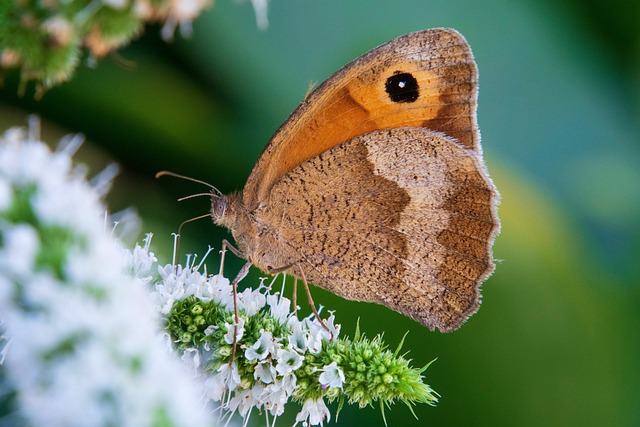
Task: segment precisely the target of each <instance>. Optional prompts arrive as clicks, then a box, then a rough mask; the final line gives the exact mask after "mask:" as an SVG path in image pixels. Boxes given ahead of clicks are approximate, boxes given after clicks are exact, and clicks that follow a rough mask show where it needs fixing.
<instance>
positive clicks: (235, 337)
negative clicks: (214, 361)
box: [229, 248, 251, 365]
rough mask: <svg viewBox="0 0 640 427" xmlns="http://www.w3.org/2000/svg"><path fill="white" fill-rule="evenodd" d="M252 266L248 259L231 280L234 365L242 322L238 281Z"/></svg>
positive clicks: (232, 353) (232, 354)
mask: <svg viewBox="0 0 640 427" xmlns="http://www.w3.org/2000/svg"><path fill="white" fill-rule="evenodd" d="M234 249H235V248H234ZM231 252H233V251H231ZM250 267H251V261H247V263H246V264H245V265H243V266H242V268H241V269H240V271H239V272H238V274H237V276H236V278H235V279H233V281H232V282H231V287H232V288H233V315H234V325H233V349H232V350H231V360H230V361H229V365H232V364H233V361H234V360H235V357H236V347H237V345H238V324H239V323H240V316H239V315H238V283H239V282H240V281H241V280H242V279H244V278H245V277H246V276H247V274H248V273H249V268H250Z"/></svg>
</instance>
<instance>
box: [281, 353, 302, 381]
mask: <svg viewBox="0 0 640 427" xmlns="http://www.w3.org/2000/svg"><path fill="white" fill-rule="evenodd" d="M303 361H304V358H303V357H302V356H300V354H298V352H297V351H295V350H293V349H288V350H287V349H279V350H278V364H277V365H276V371H277V372H278V373H279V374H280V375H286V374H290V373H292V372H293V371H295V370H296V369H298V368H299V367H300V366H302V362H303Z"/></svg>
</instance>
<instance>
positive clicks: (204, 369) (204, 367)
mask: <svg viewBox="0 0 640 427" xmlns="http://www.w3.org/2000/svg"><path fill="white" fill-rule="evenodd" d="M144 248H148V240H147V242H146V244H145V246H144ZM144 248H143V247H140V246H138V247H136V251H138V252H139V253H140V254H142V253H144ZM141 258H142V259H148V257H145V256H142V255H141ZM205 258H206V255H205ZM200 270H202V272H200ZM138 271H139V272H140V274H142V275H143V276H145V277H148V275H149V274H150V273H151V270H150V265H148V263H147V267H146V268H139V269H138ZM158 271H159V275H158V277H157V278H156V279H155V281H152V282H153V286H154V289H155V291H154V293H153V294H152V297H153V300H154V303H155V304H156V308H157V310H158V312H159V313H161V315H162V316H163V317H164V318H165V322H166V330H167V333H168V335H169V337H170V340H171V341H172V342H173V343H174V346H175V348H176V349H177V350H178V351H179V352H180V353H181V355H182V358H183V360H185V361H186V362H187V363H188V364H189V365H190V366H191V367H192V368H193V369H194V372H195V373H196V375H200V376H201V377H202V378H203V381H204V382H205V388H206V391H205V393H206V397H207V399H210V400H213V401H216V402H221V404H222V409H224V410H227V414H229V416H230V414H233V413H236V412H237V413H239V414H240V415H241V416H242V417H243V418H245V420H246V419H248V417H249V415H250V414H251V411H252V410H253V409H254V408H255V409H257V410H259V411H260V412H264V413H266V414H269V415H271V416H272V417H274V418H277V417H278V416H280V415H282V413H283V412H284V410H285V405H286V403H287V402H288V401H289V400H293V401H296V402H298V403H301V404H302V405H303V406H302V411H300V412H299V413H298V415H297V417H296V420H297V421H299V422H303V423H305V425H307V424H311V425H318V424H322V423H323V422H324V421H325V420H329V419H330V412H329V410H328V408H327V406H326V404H325V400H326V401H329V402H333V401H336V400H337V401H338V402H339V406H340V407H341V406H342V404H343V403H344V402H345V401H346V402H348V403H357V404H359V405H360V406H361V407H364V406H367V405H371V404H372V403H374V402H378V403H380V406H381V407H382V409H383V410H384V407H385V406H388V405H389V404H391V403H393V402H394V401H396V400H399V401H402V402H404V403H406V404H409V405H410V404H413V403H427V404H430V405H434V404H435V403H436V402H437V393H435V392H434V391H433V390H432V389H431V388H430V387H429V386H428V385H426V384H424V383H423V381H422V375H421V374H422V372H423V371H424V370H425V369H426V367H425V368H422V369H416V368H412V367H410V366H409V361H408V360H406V359H405V358H404V357H402V356H399V355H398V353H399V350H400V348H398V349H397V350H396V351H395V352H391V351H389V350H388V349H387V347H386V345H385V344H384V343H383V341H382V338H381V337H380V336H378V337H376V338H374V339H373V340H370V339H367V338H366V337H364V336H363V335H361V334H360V333H359V332H357V331H356V334H355V337H354V338H353V339H348V338H339V333H340V326H339V325H336V324H335V323H334V322H335V317H334V315H333V314H330V316H328V318H326V319H324V320H323V321H322V322H323V323H320V321H319V320H318V319H316V318H315V317H314V316H313V315H311V316H309V317H305V318H303V319H301V320H300V319H298V317H297V316H296V314H295V310H293V309H294V307H292V306H291V301H290V300H289V299H287V298H285V297H284V296H282V294H281V292H272V289H273V286H274V283H275V280H276V279H275V278H274V279H273V280H272V281H271V282H270V283H269V285H265V282H264V281H263V283H261V284H260V286H258V287H257V288H256V289H251V288H247V289H245V290H244V291H242V292H239V293H238V294H237V304H238V309H239V313H240V314H239V319H238V321H237V322H236V321H235V315H234V307H233V288H232V285H231V284H230V282H229V280H228V279H226V278H225V277H223V276H222V275H220V274H218V275H208V274H207V272H206V268H203V267H202V262H201V263H200V265H198V266H196V265H195V260H193V261H192V262H191V264H189V262H188V263H187V265H186V266H185V267H184V268H183V267H182V266H180V265H177V266H176V265H171V264H168V265H165V266H159V267H158ZM285 279H286V278H285ZM283 289H284V279H283ZM234 345H235V348H236V351H235V352H234ZM383 413H384V412H383Z"/></svg>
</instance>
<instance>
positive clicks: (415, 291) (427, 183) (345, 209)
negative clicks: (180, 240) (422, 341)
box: [210, 28, 500, 332]
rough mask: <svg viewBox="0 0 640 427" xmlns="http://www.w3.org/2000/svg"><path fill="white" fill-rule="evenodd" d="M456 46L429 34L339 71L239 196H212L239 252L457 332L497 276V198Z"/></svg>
mask: <svg viewBox="0 0 640 427" xmlns="http://www.w3.org/2000/svg"><path fill="white" fill-rule="evenodd" d="M477 94H478V72H477V67H476V63H475V61H474V58H473V54H472V52H471V49H470V47H469V44H468V43H467V42H466V40H465V39H464V37H463V36H462V35H461V34H460V33H458V32H457V31H456V30H453V29H444V28H438V29H428V30H423V31H418V32H414V33H410V34H407V35H404V36H402V37H399V38H396V39H394V40H392V41H390V42H388V43H386V44H383V45H381V46H379V47H377V48H375V49H373V50H372V51H370V52H368V53H366V54H364V55H363V56H361V57H359V58H357V59H356V60H354V61H353V62H351V63H349V64H347V65H346V66H345V67H343V68H342V69H341V70H339V71H338V72H336V73H335V74H334V75H333V76H331V77H330V78H329V79H327V80H326V81H325V82H324V83H322V84H321V85H320V86H318V87H317V88H316V89H315V90H314V91H313V92H312V93H310V94H309V95H308V96H307V97H306V98H305V99H304V100H303V101H302V103H301V104H300V105H299V107H298V108H297V109H296V110H295V111H294V112H293V113H292V114H291V116H290V117H289V118H288V119H287V120H286V121H285V122H284V124H283V125H282V126H281V127H280V128H279V129H278V130H277V131H276V133H275V134H274V136H273V137H272V139H271V141H270V142H269V143H268V144H267V146H266V148H265V149H264V151H263V152H262V154H261V155H260V157H259V159H258V161H257V163H256V164H255V166H254V168H253V170H252V172H251V174H250V176H249V178H248V180H247V183H246V185H245V187H244V189H243V190H242V191H241V192H236V193H232V194H230V195H228V196H227V195H223V194H221V193H220V192H218V191H217V190H213V191H212V192H211V203H212V206H211V213H210V214H211V217H212V218H213V221H214V223H216V224H217V225H220V226H224V227H227V228H228V229H229V230H230V231H231V233H232V235H233V238H234V240H235V242H236V245H237V250H236V253H237V254H238V255H240V256H241V257H243V258H245V259H246V260H247V264H246V265H245V267H244V268H243V272H242V273H241V274H240V275H243V274H246V271H248V268H249V267H250V266H251V265H254V266H256V267H258V268H259V269H261V270H262V271H264V272H266V273H271V274H273V273H276V272H281V271H283V272H286V273H288V274H291V275H293V276H295V277H300V278H302V279H303V281H304V283H305V285H306V283H307V281H308V282H311V283H313V284H315V285H316V286H319V287H321V288H324V289H326V290H328V291H330V292H332V293H334V294H336V295H339V296H341V297H344V298H347V299H349V300H356V301H366V302H372V303H377V304H382V305H384V306H386V307H388V308H390V309H392V310H395V311H397V312H400V313H402V314H404V315H406V316H408V317H410V318H412V319H414V320H416V321H418V322H419V323H421V324H422V325H425V326H427V327H428V328H430V329H432V330H433V329H435V328H437V329H439V330H440V331H442V332H447V331H451V330H454V329H457V328H458V327H459V326H460V325H461V324H462V323H463V322H464V321H465V320H466V319H467V318H468V317H469V316H471V315H472V314H474V313H475V312H476V311H477V310H478V308H479V305H480V285H481V284H482V282H484V281H485V280H486V279H487V278H488V277H489V276H490V275H491V273H492V272H493V271H494V268H495V264H494V261H493V256H492V246H493V241H494V238H495V237H496V235H497V233H498V232H499V229H500V222H499V219H498V215H497V205H498V201H499V194H498V191H497V189H496V187H495V186H494V184H493V183H492V181H491V179H490V177H489V174H488V172H487V168H486V166H485V163H484V160H483V157H482V148H481V146H480V134H479V130H478V124H477V121H476V106H477Z"/></svg>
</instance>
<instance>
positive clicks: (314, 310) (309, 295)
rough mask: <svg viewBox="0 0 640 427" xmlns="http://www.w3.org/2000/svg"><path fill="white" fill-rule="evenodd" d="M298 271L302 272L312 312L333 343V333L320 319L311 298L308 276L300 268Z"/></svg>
mask: <svg viewBox="0 0 640 427" xmlns="http://www.w3.org/2000/svg"><path fill="white" fill-rule="evenodd" d="M298 270H300V276H301V277H302V283H303V284H304V291H305V292H306V293H307V300H308V301H309V305H310V306H311V310H312V311H313V314H314V315H315V316H316V319H318V322H320V324H321V325H322V327H323V328H324V330H325V331H327V332H329V341H333V338H334V337H333V332H331V331H330V330H329V328H328V327H327V325H326V323H325V322H324V320H323V319H321V318H320V314H318V310H316V305H315V304H314V303H313V298H311V290H310V289H309V282H307V276H305V274H304V271H303V270H302V268H300V267H298Z"/></svg>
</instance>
